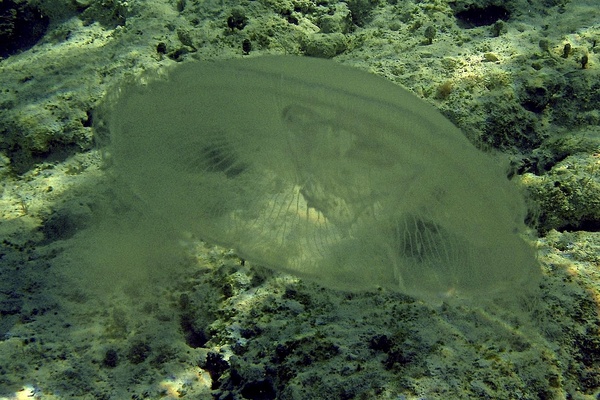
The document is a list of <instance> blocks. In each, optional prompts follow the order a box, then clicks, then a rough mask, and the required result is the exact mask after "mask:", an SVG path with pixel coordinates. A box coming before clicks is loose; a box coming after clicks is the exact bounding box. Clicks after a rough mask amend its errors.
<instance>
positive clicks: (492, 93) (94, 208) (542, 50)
mask: <svg viewBox="0 0 600 400" xmlns="http://www.w3.org/2000/svg"><path fill="white" fill-rule="evenodd" d="M599 39H600V14H599V12H598V7H597V0H581V1H577V0H572V1H569V0H529V1H527V0H509V1H499V0H497V1H495V0H480V1H478V0H457V1H445V0H422V1H418V0H411V1H402V0H390V1H389V2H386V1H383V0H381V1H378V0H347V1H341V2H336V1H328V0H323V1H314V0H312V1H311V0H280V1H275V0H255V1H243V2H236V1H229V0H223V1H212V0H207V1H196V0H173V1H163V0H153V1H141V0H131V1H120V0H106V1H101V2H100V1H91V0H73V1H72V0H31V1H19V0H3V1H2V2H0V57H1V58H0V82H1V85H0V133H1V136H0V179H1V183H2V185H1V187H0V195H1V198H0V212H1V214H0V241H1V243H0V246H1V247H0V398H2V399H13V398H14V399H27V398H39V399H66V398H81V399H161V398H189V399H205V398H206V399H210V398H216V399H354V398H360V399H416V398H419V399H467V398H477V399H480V398H481V399H486V398H487V399H596V398H599V396H600V318H599V315H598V314H599V302H600V270H599V268H600V266H599V262H600V237H599V236H598V233H597V231H599V230H600V127H599V122H600V110H599V104H600V57H599V53H600V52H599V50H598V49H599V48H600V44H598V40H599ZM263 54H297V55H306V56H313V57H324V58H332V59H333V60H335V61H337V62H341V63H344V64H347V65H352V66H356V67H357V68H361V69H364V70H368V71H371V72H373V73H376V74H379V75H382V76H384V77H386V78H388V79H390V80H391V81H393V82H397V83H398V84H401V85H403V86H405V87H407V88H408V89H409V90H411V91H412V92H414V93H415V94H416V95H417V96H419V97H421V98H423V99H425V100H426V101H427V102H429V103H431V104H433V105H434V106H435V107H437V108H438V109H439V110H440V111H441V112H442V113H443V114H444V115H446V116H447V117H448V118H449V119H450V120H451V121H452V122H454V123H455V124H456V125H457V126H458V127H459V128H461V130H462V131H463V132H464V133H465V135H466V136H467V137H468V138H469V139H470V140H471V141H472V142H473V143H474V144H476V145H477V146H478V147H480V148H481V149H483V150H485V151H487V152H490V153H492V154H494V155H495V156H496V157H497V158H499V159H503V160H505V161H506V160H508V161H509V164H510V166H511V167H510V174H511V176H512V177H513V180H515V181H516V182H517V183H518V184H519V185H520V186H522V188H523V190H524V191H525V192H526V193H527V198H528V201H529V203H530V209H531V212H530V215H529V217H528V221H527V222H528V223H529V225H530V227H531V229H532V231H535V233H537V237H539V239H537V240H536V243H535V245H536V246H537V250H538V254H539V255H538V257H539V261H540V268H541V270H542V273H543V279H542V282H541V284H540V288H539V292H536V295H535V296H529V297H527V300H526V301H512V298H515V299H519V298H520V294H519V293H517V291H518V287H516V288H515V293H509V294H507V297H508V298H506V299H494V300H493V301H492V300H490V301H489V302H485V303H482V304H477V302H474V301H469V299H463V300H456V299H452V298H448V299H447V300H445V301H443V302H440V304H429V303H428V302H423V301H420V300H417V299H413V298H411V297H408V296H405V295H401V294H396V293H387V292H384V291H382V292H380V293H367V292H364V293H363V292H358V293H356V292H355V293H347V292H338V291H333V290H328V289H324V288H322V287H320V286H318V285H316V284H312V283H307V282H302V281H301V280H299V279H297V278H294V277H292V276H288V275H284V274H279V273H274V272H271V271H270V270H265V269H263V268H260V267H259V266H257V265H251V262H243V261H242V260H240V259H239V257H237V256H236V254H235V253H234V252H233V251H231V250H228V249H224V248H220V247H217V246H214V245H213V244H211V243H204V242H201V241H199V240H195V239H194V238H193V237H187V238H185V240H183V239H182V240H181V241H180V244H179V245H178V246H176V247H177V249H173V248H167V247H169V246H167V245H165V244H164V243H161V242H160V240H158V239H157V237H156V235H154V234H151V233H149V232H150V231H146V229H148V230H150V229H159V230H160V229H163V231H164V230H168V229H169V228H168V222H165V221H159V222H156V221H153V217H152V212H151V210H144V209H143V207H139V209H134V210H131V209H128V210H127V212H129V213H131V212H134V213H139V214H140V215H141V217H140V218H139V219H138V220H137V221H145V220H150V222H147V223H141V224H135V225H134V226H132V223H131V222H130V221H126V220H122V221H121V220H120V219H119V218H120V216H121V215H125V214H123V212H124V210H123V209H124V208H131V207H132V206H131V204H135V201H131V199H123V198H122V197H121V196H117V195H115V193H116V192H118V193H122V192H123V190H121V189H119V190H116V186H115V185H118V183H115V182H116V181H118V177H116V176H115V175H114V174H113V172H112V168H111V165H110V162H109V160H110V157H108V156H107V152H108V150H107V149H108V147H105V144H104V143H103V142H102V141H99V140H97V139H98V138H99V137H101V136H102V135H100V133H101V130H102V124H101V123H99V122H98V121H97V120H95V117H96V116H97V113H96V110H98V107H99V105H100V104H101V102H102V100H103V98H105V96H106V95H107V93H114V92H115V91H116V90H118V88H119V87H122V85H123V83H124V82H130V81H134V80H136V79H137V78H139V77H140V76H142V75H144V74H152V73H153V72H155V71H156V72H159V73H160V72H165V71H167V70H169V69H170V68H176V66H177V64H178V63H181V62H190V61H193V60H196V59H200V60H212V59H228V58H235V57H255V56H260V55H263ZM132 196H135V195H134V194H132ZM107 220H109V221H110V223H107V222H106V221H107ZM163 222H164V225H165V226H164V227H163V226H162V224H163ZM119 224H120V225H119ZM115 227H117V228H118V229H116V228H115ZM92 228H94V229H95V231H96V234H95V236H93V237H94V243H91V244H90V243H89V241H86V240H85V238H86V235H88V231H89V230H90V229H92ZM103 229H104V230H103ZM97 232H103V233H104V234H97ZM170 234H172V235H174V236H177V235H180V234H181V232H172V233H170ZM177 237H178V236H177ZM82 243H86V244H87V246H82ZM90 260H94V261H95V262H90Z"/></svg>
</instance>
